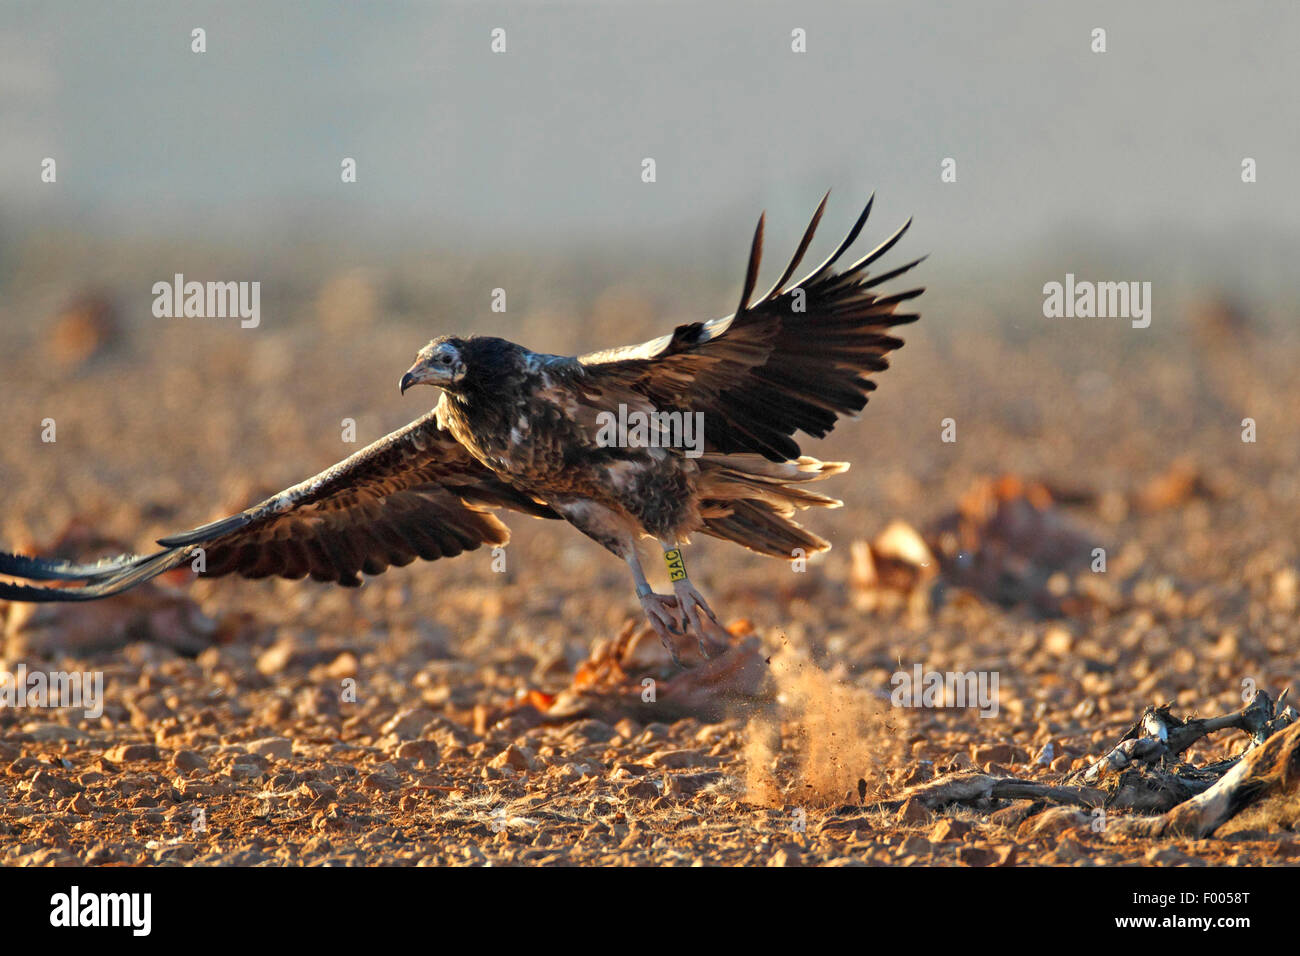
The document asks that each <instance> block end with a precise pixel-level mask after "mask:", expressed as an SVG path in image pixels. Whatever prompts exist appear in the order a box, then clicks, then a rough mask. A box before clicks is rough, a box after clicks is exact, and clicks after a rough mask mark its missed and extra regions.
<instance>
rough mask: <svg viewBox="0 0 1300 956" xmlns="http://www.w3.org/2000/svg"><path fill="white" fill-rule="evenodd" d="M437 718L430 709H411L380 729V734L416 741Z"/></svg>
mask: <svg viewBox="0 0 1300 956" xmlns="http://www.w3.org/2000/svg"><path fill="white" fill-rule="evenodd" d="M437 716H438V715H437V714H435V713H434V712H433V711H432V710H430V709H429V708H428V707H410V708H407V709H406V710H400V711H398V712H397V714H396V715H395V716H394V717H393V718H392V719H391V720H389V721H388V722H387V723H386V724H384V725H383V726H382V727H380V728H379V732H380V733H381V734H392V735H394V736H395V737H398V738H400V739H402V740H415V739H417V738H418V737H419V736H420V735H421V734H422V733H423V732H424V728H425V727H428V726H429V724H431V723H433V721H434V719H435V718H436V717H437Z"/></svg>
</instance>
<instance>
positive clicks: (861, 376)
mask: <svg viewBox="0 0 1300 956" xmlns="http://www.w3.org/2000/svg"><path fill="white" fill-rule="evenodd" d="M829 195H830V194H829V193H828V194H827V196H825V197H823V198H822V201H821V204H820V205H818V207H817V211H816V212H815V213H814V214H813V218H812V222H810V223H809V224H808V228H807V230H806V231H805V232H804V236H803V239H802V241H801V242H800V243H799V247H798V249H796V250H795V254H794V258H792V259H791V260H790V264H789V265H788V266H786V268H785V271H784V272H783V273H782V274H781V277H780V278H779V279H778V280H777V281H776V284H775V285H774V286H773V287H772V289H771V290H770V291H769V292H768V293H767V294H766V295H764V296H762V297H761V298H760V299H758V300H757V301H755V302H752V303H751V301H750V300H751V298H752V297H753V294H754V288H755V286H756V285H757V283H758V269H759V262H760V260H761V258H762V251H763V217H760V218H759V220H758V229H757V230H756V231H755V233H754V242H753V246H752V248H751V250H750V254H749V268H748V270H747V271H746V274H745V285H744V291H743V292H742V294H741V298H740V307H739V308H738V309H737V310H736V312H735V314H734V315H730V316H727V317H726V318H722V319H713V320H711V321H708V322H691V323H689V324H687V325H679V326H678V327H677V328H676V329H674V330H673V332H672V333H671V334H669V335H663V336H660V337H659V338H657V339H654V340H652V341H650V342H645V343H643V344H641V345H634V346H628V347H626V348H620V349H611V350H609V351H605V352H595V353H592V354H590V355H583V356H581V357H579V358H578V360H577V364H578V366H579V370H580V374H579V375H578V376H577V378H578V380H579V382H581V383H582V385H583V386H584V387H585V388H587V389H594V390H597V391H599V390H602V389H605V390H608V391H609V392H610V393H611V394H614V393H617V392H619V391H622V390H626V389H629V388H630V389H632V390H634V391H636V392H639V393H640V394H642V395H644V396H646V397H647V398H648V399H649V400H650V401H651V402H652V403H653V405H654V406H655V408H656V409H657V410H659V411H677V410H680V411H691V412H703V413H704V435H705V447H706V448H707V449H709V450H711V451H719V452H722V453H725V454H731V453H734V452H758V453H760V454H762V455H764V456H766V457H767V458H769V459H771V460H772V461H788V460H790V459H794V458H798V457H799V454H800V451H799V445H798V444H797V443H796V442H795V440H794V438H793V436H794V433H795V432H796V431H803V432H806V433H807V434H809V435H814V436H816V437H818V438H822V437H825V435H826V434H827V433H828V432H829V431H830V430H831V429H832V428H833V427H834V426H835V422H836V419H837V417H838V416H840V415H845V414H848V415H852V414H855V413H856V412H859V411H861V410H862V408H863V406H865V405H866V404H867V396H868V395H869V393H870V392H871V391H872V390H873V389H874V388H875V383H874V382H872V381H871V380H870V379H869V378H867V376H868V375H870V374H871V373H872V372H880V371H883V370H884V369H886V368H888V367H889V363H888V361H887V359H886V357H885V356H886V355H887V354H888V353H889V352H890V351H892V350H893V349H897V348H899V347H901V346H902V344H903V342H902V340H901V339H899V338H896V337H895V336H893V335H890V334H889V329H890V328H891V327H893V326H896V325H903V324H905V323H908V322H914V321H915V320H916V319H917V317H918V316H917V315H916V314H915V313H899V312H897V311H896V309H897V307H898V306H899V305H900V304H902V303H904V302H906V301H908V300H909V299H914V298H916V297H917V296H918V295H920V294H921V293H922V292H923V291H924V290H923V289H910V290H908V291H905V292H896V293H893V294H890V295H879V294H878V293H877V291H876V290H877V289H878V287H879V286H880V285H882V284H883V283H885V282H888V281H889V280H890V279H893V278H896V277H897V276H900V275H902V274H903V273H905V272H907V271H908V270H909V269H911V268H912V267H913V266H915V265H917V264H918V263H920V262H921V261H922V259H916V260H914V261H912V262H908V263H907V264H905V265H902V266H899V267H897V268H895V269H892V270H890V271H888V272H883V273H881V274H879V275H875V276H871V275H869V273H868V272H867V271H866V270H867V266H869V265H871V264H872V263H873V262H875V261H876V260H877V259H879V258H880V257H881V256H883V255H884V254H885V253H886V252H888V251H889V250H890V249H891V248H893V246H894V244H895V243H896V242H898V240H899V239H901V238H902V236H903V233H905V232H906V231H907V228H908V226H910V225H911V220H910V219H909V220H908V221H907V222H906V223H904V224H903V226H902V228H900V229H899V230H898V231H897V232H895V233H894V234H893V235H892V236H890V237H889V238H888V239H886V240H885V241H884V242H882V243H881V244H880V245H879V246H877V247H876V248H875V249H873V250H872V251H871V252H869V253H867V254H866V255H865V256H863V257H862V258H861V259H858V260H857V261H856V262H854V263H852V264H851V265H847V266H844V267H843V268H841V269H840V270H839V271H835V269H834V266H835V265H836V264H837V263H838V262H839V260H840V258H841V256H843V255H844V253H845V252H846V251H847V250H848V249H849V247H850V246H852V245H853V243H854V241H855V240H856V239H857V238H858V234H859V233H860V232H861V231H862V227H863V226H864V225H865V224H866V221H867V216H868V215H869V214H870V212H871V201H870V200H869V201H868V202H867V206H866V208H865V209H864V210H863V211H862V215H861V216H859V217H858V221H857V222H856V223H854V225H853V228H852V229H851V230H849V234H848V237H847V238H845V240H844V241H843V242H842V243H840V245H839V248H837V249H836V250H835V252H833V253H832V254H831V255H830V257H829V258H827V259H826V261H825V262H823V263H822V264H821V265H820V266H818V267H817V268H816V269H814V270H813V271H812V272H811V273H809V274H808V275H807V276H806V277H805V278H804V279H802V280H800V281H799V282H798V283H796V284H795V285H793V286H789V287H788V288H787V283H789V281H790V278H791V276H793V275H794V271H795V269H797V268H798V267H799V263H800V262H801V261H802V260H803V256H804V253H806V252H807V251H808V246H809V244H810V243H811V242H812V238H813V234H814V232H815V231H816V229H817V223H818V222H819V221H820V219H821V216H822V211H823V210H824V209H825V208H826V199H827V198H828V197H829ZM873 199H874V197H873Z"/></svg>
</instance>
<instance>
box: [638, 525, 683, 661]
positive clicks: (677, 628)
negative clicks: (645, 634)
mask: <svg viewBox="0 0 1300 956" xmlns="http://www.w3.org/2000/svg"><path fill="white" fill-rule="evenodd" d="M625 557H626V560H627V564H628V567H630V568H631V569H632V579H633V580H634V581H635V582H636V596H637V599H638V600H639V601H640V602H641V609H642V610H643V611H645V616H646V619H647V620H648V621H649V622H650V626H651V627H653V628H654V629H655V633H656V634H658V635H659V640H661V641H663V645H664V647H665V648H667V649H668V656H669V657H671V658H672V659H673V663H674V664H676V665H677V666H678V667H681V668H683V669H684V668H685V667H686V665H685V664H683V663H682V659H681V657H680V656H679V655H678V653H677V645H676V644H674V643H673V639H672V635H673V634H684V633H685V632H686V626H685V623H684V619H682V618H680V614H681V611H680V608H679V607H674V606H673V604H672V601H673V599H672V598H670V597H668V596H667V595H663V594H656V593H655V592H654V589H653V588H651V587H650V582H649V581H647V580H646V578H645V571H643V570H642V569H641V559H640V558H638V557H637V554H636V548H635V547H632V548H629V549H628V551H627V554H626V556H625Z"/></svg>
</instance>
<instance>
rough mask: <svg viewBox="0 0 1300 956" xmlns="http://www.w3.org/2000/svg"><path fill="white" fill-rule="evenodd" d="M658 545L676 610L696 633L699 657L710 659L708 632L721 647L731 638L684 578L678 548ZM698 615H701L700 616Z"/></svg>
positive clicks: (683, 559) (665, 543)
mask: <svg viewBox="0 0 1300 956" xmlns="http://www.w3.org/2000/svg"><path fill="white" fill-rule="evenodd" d="M660 544H662V545H663V549H664V562H665V563H666V564H667V565H668V578H669V580H671V581H672V583H673V593H674V594H676V595H677V606H678V608H679V609H680V610H681V613H682V614H683V615H684V616H685V618H686V623H687V625H689V626H690V627H691V628H692V629H693V630H694V631H695V639H696V641H698V642H699V645H700V653H701V654H702V655H704V657H705V659H708V658H709V657H710V656H711V655H710V654H709V648H708V644H707V643H706V642H705V638H706V636H709V635H708V630H709V628H710V627H711V628H712V631H713V635H714V636H716V637H717V638H720V639H721V641H722V643H723V644H724V645H726V644H728V643H730V640H731V635H729V634H728V633H727V631H726V629H725V628H723V626H722V624H721V623H720V622H719V621H718V616H717V615H716V614H714V613H713V608H711V607H709V602H708V601H706V600H704V595H703V594H701V593H700V592H699V590H698V589H697V588H696V587H695V585H694V584H692V583H691V579H690V578H689V577H687V575H686V559H685V558H683V557H682V549H681V546H680V545H678V544H676V543H670V542H667V541H661V542H660ZM701 611H703V612H704V613H703V614H701V613H700V612H701Z"/></svg>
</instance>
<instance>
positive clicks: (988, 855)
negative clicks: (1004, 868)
mask: <svg viewBox="0 0 1300 956" xmlns="http://www.w3.org/2000/svg"><path fill="white" fill-rule="evenodd" d="M957 859H958V861H960V862H961V863H964V864H965V865H966V866H992V865H993V864H994V863H996V862H997V861H998V859H999V857H998V854H997V853H995V852H994V851H993V850H991V849H990V848H989V847H986V846H963V847H958V849H957Z"/></svg>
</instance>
